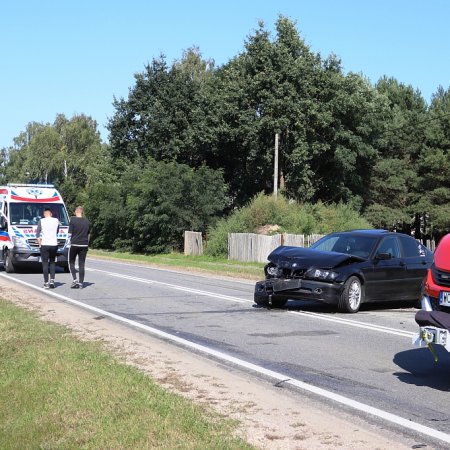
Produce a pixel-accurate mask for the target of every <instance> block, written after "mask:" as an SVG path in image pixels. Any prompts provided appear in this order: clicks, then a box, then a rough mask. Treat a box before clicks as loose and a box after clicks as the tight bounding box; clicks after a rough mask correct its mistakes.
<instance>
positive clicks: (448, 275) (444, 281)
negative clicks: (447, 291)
mask: <svg viewBox="0 0 450 450" xmlns="http://www.w3.org/2000/svg"><path fill="white" fill-rule="evenodd" d="M431 271H432V274H433V279H434V281H435V282H436V284H438V285H439V286H447V287H450V272H445V271H444V270H440V269H437V268H436V267H435V265H434V264H433V266H432V267H431Z"/></svg>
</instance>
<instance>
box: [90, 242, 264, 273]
mask: <svg viewBox="0 0 450 450" xmlns="http://www.w3.org/2000/svg"><path fill="white" fill-rule="evenodd" d="M89 254H90V255H92V256H95V257H99V258H106V259H117V260H122V261H133V262H139V263H143V264H148V265H154V266H167V267H172V268H180V269H184V270H197V271H201V272H205V273H214V274H217V275H225V276H230V277H238V278H246V279H249V280H259V279H262V278H264V271H263V268H264V264H263V263H256V262H254V263H245V262H241V261H232V260H229V259H225V258H216V257H212V256H205V255H202V256H186V255H184V254H182V253H170V254H164V255H139V254H135V253H128V252H110V251H106V250H94V249H90V250H89Z"/></svg>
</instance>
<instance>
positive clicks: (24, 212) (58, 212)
mask: <svg viewBox="0 0 450 450" xmlns="http://www.w3.org/2000/svg"><path fill="white" fill-rule="evenodd" d="M45 208H49V209H50V210H51V212H52V215H53V217H56V218H57V219H58V220H59V223H60V224H61V225H64V226H67V225H69V218H68V216H67V211H66V208H65V207H64V205H62V204H61V203H31V202H30V203H27V202H20V203H11V204H10V205H9V212H10V215H11V225H37V224H38V222H39V220H40V219H41V218H42V217H44V209H45Z"/></svg>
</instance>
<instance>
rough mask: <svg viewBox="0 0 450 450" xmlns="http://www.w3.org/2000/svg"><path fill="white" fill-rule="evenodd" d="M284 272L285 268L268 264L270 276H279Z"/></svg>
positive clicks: (267, 273)
mask: <svg viewBox="0 0 450 450" xmlns="http://www.w3.org/2000/svg"><path fill="white" fill-rule="evenodd" d="M282 273H283V270H282V269H280V268H279V267H277V266H272V265H270V264H269V265H267V266H266V275H267V276H269V277H279V276H280V275H281V274H282Z"/></svg>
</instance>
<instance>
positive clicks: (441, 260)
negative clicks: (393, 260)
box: [422, 234, 450, 313]
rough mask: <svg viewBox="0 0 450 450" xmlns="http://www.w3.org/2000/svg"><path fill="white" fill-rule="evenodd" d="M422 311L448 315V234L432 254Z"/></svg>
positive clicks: (449, 251)
mask: <svg viewBox="0 0 450 450" xmlns="http://www.w3.org/2000/svg"><path fill="white" fill-rule="evenodd" d="M422 309H424V310H426V311H432V310H433V311H444V312H448V313H450V234H447V235H445V236H444V237H443V238H442V239H441V241H440V242H439V245H438V247H437V248H436V251H435V252H434V262H433V264H432V265H431V267H430V268H429V269H428V273H427V277H426V279H425V285H424V296H423V299H422Z"/></svg>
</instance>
